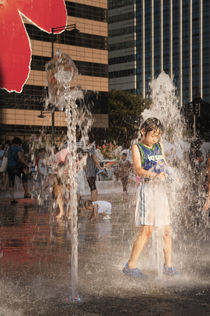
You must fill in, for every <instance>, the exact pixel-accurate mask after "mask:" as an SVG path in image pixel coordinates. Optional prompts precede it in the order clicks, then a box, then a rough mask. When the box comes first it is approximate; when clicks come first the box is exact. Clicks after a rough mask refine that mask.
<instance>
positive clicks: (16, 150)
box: [7, 137, 31, 204]
mask: <svg viewBox="0 0 210 316" xmlns="http://www.w3.org/2000/svg"><path fill="white" fill-rule="evenodd" d="M21 146H22V141H21V139H20V138H19V137H15V138H14V139H13V141H12V145H11V146H10V147H9V149H8V167H7V172H8V178H9V191H10V196H11V204H16V203H17V201H16V200H15V198H14V186H15V176H18V177H19V178H21V179H22V184H23V189H24V198H31V195H30V194H29V192H28V183H27V182H28V176H27V175H28V169H29V164H28V163H27V162H26V161H25V159H24V153H23V149H22V147H21Z"/></svg>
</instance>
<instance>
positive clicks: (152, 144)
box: [123, 118, 176, 278]
mask: <svg viewBox="0 0 210 316" xmlns="http://www.w3.org/2000/svg"><path fill="white" fill-rule="evenodd" d="M163 130H164V128H163V125H162V124H161V122H160V121H159V120H158V119H157V118H148V119H147V120H146V121H145V122H144V123H143V124H142V126H141V129H140V131H141V141H140V142H139V143H138V144H135V145H133V146H132V157H133V164H134V169H135V171H136V174H137V175H138V176H140V177H141V182H140V185H139V187H138V191H137V203H136V213H135V224H136V226H137V227H139V228H140V226H141V228H140V232H139V235H138V237H137V239H136V240H135V242H134V244H133V248H132V252H131V255H130V258H129V260H128V263H127V264H126V265H125V267H124V268H123V272H124V273H125V274H126V275H129V276H131V277H134V278H145V277H146V275H144V274H143V273H142V272H141V271H140V270H139V269H138V268H136V262H137V259H138V257H139V255H140V253H141V251H142V250H143V248H144V245H145V243H146V241H147V240H148V238H149V237H150V235H151V234H152V231H153V227H154V226H162V227H164V234H163V241H164V259H165V264H164V266H163V273H164V274H166V275H171V276H172V275H175V274H176V270H175V268H174V267H173V266H172V263H171V244H172V242H171V235H170V215H169V203H168V198H167V193H166V183H165V182H166V179H167V178H168V176H169V175H168V172H167V171H166V161H165V155H164V150H163V146H162V145H161V143H159V138H160V136H161V134H162V133H163Z"/></svg>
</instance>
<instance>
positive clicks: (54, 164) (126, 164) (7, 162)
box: [0, 133, 132, 221]
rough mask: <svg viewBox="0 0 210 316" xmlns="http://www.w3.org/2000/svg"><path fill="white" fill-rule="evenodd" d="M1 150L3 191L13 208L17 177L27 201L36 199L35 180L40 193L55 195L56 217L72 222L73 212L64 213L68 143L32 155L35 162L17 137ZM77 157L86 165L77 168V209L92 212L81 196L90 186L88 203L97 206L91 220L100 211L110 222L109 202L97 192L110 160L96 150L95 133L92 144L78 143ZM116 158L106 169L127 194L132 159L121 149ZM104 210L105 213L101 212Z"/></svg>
mask: <svg viewBox="0 0 210 316" xmlns="http://www.w3.org/2000/svg"><path fill="white" fill-rule="evenodd" d="M0 148H1V149H0V181H1V191H2V192H4V191H9V193H10V203H11V205H15V204H16V203H17V202H18V199H16V198H15V181H16V179H17V178H19V180H20V182H21V183H22V186H23V191H24V195H23V197H24V198H27V199H30V198H34V197H33V194H32V193H31V192H29V189H28V182H29V181H36V182H37V183H38V189H39V190H41V191H42V192H45V191H48V192H49V191H51V192H52V197H53V199H54V200H55V201H56V203H57V206H58V214H57V215H56V218H57V219H63V218H64V217H65V216H67V217H68V218H69V219H70V217H71V214H70V210H68V212H67V214H65V208H64V204H65V192H66V190H70V186H69V184H67V183H66V181H65V179H67V178H68V177H66V175H68V149H67V143H64V144H63V146H62V148H61V149H58V148H56V149H55V151H54V153H53V155H52V153H50V152H48V151H47V149H46V148H43V147H41V148H38V149H37V150H36V151H35V153H34V155H33V156H34V157H35V158H34V159H33V161H32V160H31V159H30V158H29V157H30V154H28V153H27V154H26V152H24V150H23V142H22V140H21V139H20V138H19V137H14V139H13V140H12V141H11V142H9V141H7V142H6V143H5V145H4V146H3V145H1V147H0ZM116 148H118V146H115V147H114V148H113V150H116ZM49 156H51V157H49ZM52 156H53V157H52ZM77 156H78V157H79V160H83V163H81V164H80V165H79V164H78V166H79V167H78V168H77V176H76V182H77V200H78V210H79V211H80V212H81V214H84V212H83V211H84V207H85V208H86V210H88V211H89V213H90V211H91V207H90V205H89V204H88V203H85V197H84V196H83V197H82V195H83V193H84V191H85V186H86V185H88V187H89V190H90V200H88V201H91V203H93V204H92V206H94V207H93V208H92V211H91V213H92V215H91V216H90V219H91V220H92V221H95V220H96V219H97V216H96V208H97V209H98V213H99V214H102V216H104V218H105V219H107V218H109V217H110V203H109V202H107V201H100V200H99V201H98V190H97V180H99V179H101V177H102V175H105V174H106V167H105V166H106V165H107V160H104V156H103V154H102V152H101V151H100V149H99V146H98V147H96V145H95V139H94V137H93V135H92V133H90V134H89V141H88V143H87V144H86V145H85V146H84V145H83V144H82V145H81V142H79V141H77ZM114 157H115V159H111V160H112V162H111V164H110V166H108V167H107V168H109V167H110V168H112V171H113V172H112V173H113V177H114V178H115V181H121V183H122V192H123V194H125V195H127V186H128V178H129V173H130V171H131V169H132V163H131V161H130V160H129V159H130V157H128V154H127V153H126V152H125V150H123V149H122V147H119V148H118V150H117V151H116V152H115V153H114ZM104 161H106V163H105V162H104ZM108 165H109V163H108ZM99 175H100V176H99ZM94 203H98V204H94ZM99 205H100V207H99ZM102 205H103V207H102ZM105 206H107V213H106V212H105V209H106V207H105ZM101 207H102V209H103V212H102V211H101ZM104 214H106V215H107V216H105V215H104Z"/></svg>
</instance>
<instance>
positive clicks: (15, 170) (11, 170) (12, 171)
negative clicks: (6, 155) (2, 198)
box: [7, 166, 28, 188]
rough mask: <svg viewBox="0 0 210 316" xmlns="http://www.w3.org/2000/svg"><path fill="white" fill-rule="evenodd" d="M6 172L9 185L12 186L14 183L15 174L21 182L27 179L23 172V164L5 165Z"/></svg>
mask: <svg viewBox="0 0 210 316" xmlns="http://www.w3.org/2000/svg"><path fill="white" fill-rule="evenodd" d="M7 173H8V177H9V187H10V188H11V187H14V185H15V176H17V177H19V178H21V179H22V182H23V183H26V182H27V180H28V177H27V174H26V173H24V166H22V167H21V166H20V167H7Z"/></svg>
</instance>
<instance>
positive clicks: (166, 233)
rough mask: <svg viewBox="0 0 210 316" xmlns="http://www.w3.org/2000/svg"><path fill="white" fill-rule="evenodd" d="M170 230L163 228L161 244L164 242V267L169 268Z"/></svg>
mask: <svg viewBox="0 0 210 316" xmlns="http://www.w3.org/2000/svg"><path fill="white" fill-rule="evenodd" d="M170 231H171V229H170V226H165V229H164V235H163V242H164V249H163V252H164V258H165V265H166V267H171V248H172V240H171V232H170Z"/></svg>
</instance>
